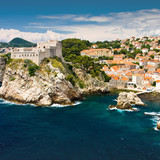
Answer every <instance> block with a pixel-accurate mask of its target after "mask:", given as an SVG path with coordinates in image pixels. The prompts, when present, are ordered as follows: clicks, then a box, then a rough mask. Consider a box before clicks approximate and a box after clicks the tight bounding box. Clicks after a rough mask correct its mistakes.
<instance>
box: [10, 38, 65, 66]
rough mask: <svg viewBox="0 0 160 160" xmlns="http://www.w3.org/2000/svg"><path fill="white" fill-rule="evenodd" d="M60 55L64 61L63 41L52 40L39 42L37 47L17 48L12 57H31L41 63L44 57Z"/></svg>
mask: <svg viewBox="0 0 160 160" xmlns="http://www.w3.org/2000/svg"><path fill="white" fill-rule="evenodd" d="M55 56H57V57H59V58H61V59H62V61H64V59H63V56H62V43H61V42H59V41H54V40H50V41H48V42H39V43H37V47H34V48H33V47H30V48H16V49H14V50H13V51H12V52H11V58H12V59H30V60H31V61H33V62H34V63H36V64H37V65H39V64H40V63H41V62H42V60H43V59H44V58H53V57H55Z"/></svg>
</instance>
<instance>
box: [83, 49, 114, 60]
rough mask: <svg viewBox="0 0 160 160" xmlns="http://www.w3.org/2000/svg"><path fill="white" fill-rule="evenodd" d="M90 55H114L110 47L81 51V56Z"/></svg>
mask: <svg viewBox="0 0 160 160" xmlns="http://www.w3.org/2000/svg"><path fill="white" fill-rule="evenodd" d="M84 55H86V56H89V57H93V58H95V57H96V58H97V57H100V56H106V57H111V56H113V54H112V52H111V50H110V49H106V48H104V49H89V50H83V51H81V56H84Z"/></svg>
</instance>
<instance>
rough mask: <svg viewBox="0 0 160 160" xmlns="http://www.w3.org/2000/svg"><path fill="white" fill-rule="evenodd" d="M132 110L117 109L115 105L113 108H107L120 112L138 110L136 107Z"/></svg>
mask: <svg viewBox="0 0 160 160" xmlns="http://www.w3.org/2000/svg"><path fill="white" fill-rule="evenodd" d="M133 109H134V110H132V109H118V108H116V107H114V108H108V110H111V111H112V110H117V111H118V112H120V113H122V112H135V111H139V110H138V108H133Z"/></svg>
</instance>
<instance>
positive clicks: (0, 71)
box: [0, 57, 6, 83]
mask: <svg viewBox="0 0 160 160" xmlns="http://www.w3.org/2000/svg"><path fill="white" fill-rule="evenodd" d="M5 68H6V61H5V59H4V58H3V57H0V83H1V82H2V80H3V76H4V72H5Z"/></svg>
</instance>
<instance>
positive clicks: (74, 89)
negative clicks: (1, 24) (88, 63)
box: [0, 59, 108, 106]
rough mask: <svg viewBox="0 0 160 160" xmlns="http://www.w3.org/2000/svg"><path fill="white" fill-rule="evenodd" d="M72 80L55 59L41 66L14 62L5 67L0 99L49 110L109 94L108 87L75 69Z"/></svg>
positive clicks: (23, 61) (48, 60)
mask: <svg viewBox="0 0 160 160" xmlns="http://www.w3.org/2000/svg"><path fill="white" fill-rule="evenodd" d="M73 72H74V77H73V79H74V80H75V84H73V83H72V81H71V80H70V79H69V78H68V79H67V77H69V75H70V73H68V68H66V66H65V67H64V65H63V64H62V63H61V62H59V61H58V60H56V59H46V60H44V61H43V63H42V64H41V65H40V66H36V65H35V64H33V63H32V62H31V61H29V60H21V59H15V60H12V61H11V62H10V63H9V64H7V65H6V70H5V74H4V78H3V83H2V87H1V88H0V97H1V98H3V99H6V100H9V101H14V102H18V103H30V104H35V105H38V106H49V105H52V104H53V103H58V104H72V103H74V102H75V101H77V100H80V99H81V98H82V96H81V95H82V94H88V93H98V92H99V93H102V92H107V91H108V89H107V83H105V82H103V81H101V80H99V79H98V78H93V77H92V76H91V75H89V74H87V73H86V72H85V71H83V70H81V69H78V68H74V69H73V71H71V73H73Z"/></svg>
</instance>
